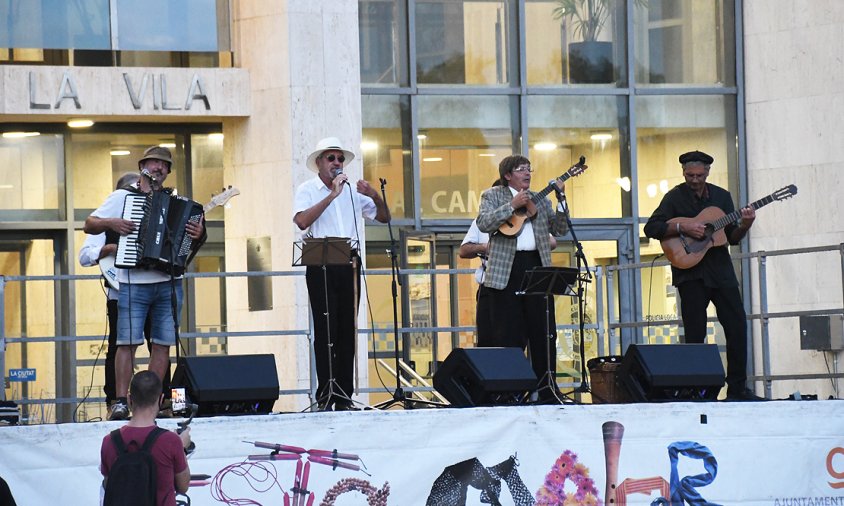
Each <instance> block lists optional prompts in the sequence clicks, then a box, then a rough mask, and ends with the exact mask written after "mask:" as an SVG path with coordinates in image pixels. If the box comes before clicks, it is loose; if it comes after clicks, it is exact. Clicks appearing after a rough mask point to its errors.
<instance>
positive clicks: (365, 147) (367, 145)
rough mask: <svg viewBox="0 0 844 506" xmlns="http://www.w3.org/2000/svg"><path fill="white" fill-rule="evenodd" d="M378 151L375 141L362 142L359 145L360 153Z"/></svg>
mask: <svg viewBox="0 0 844 506" xmlns="http://www.w3.org/2000/svg"><path fill="white" fill-rule="evenodd" d="M376 149H378V143H377V142H375V141H362V142H361V143H360V150H361V151H375V150H376Z"/></svg>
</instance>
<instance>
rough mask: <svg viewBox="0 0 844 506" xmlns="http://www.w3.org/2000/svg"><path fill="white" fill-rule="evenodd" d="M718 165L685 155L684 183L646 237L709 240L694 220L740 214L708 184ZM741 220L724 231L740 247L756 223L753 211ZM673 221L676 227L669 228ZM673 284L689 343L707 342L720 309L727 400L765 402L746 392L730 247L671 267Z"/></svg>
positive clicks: (741, 314)
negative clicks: (710, 317) (711, 311)
mask: <svg viewBox="0 0 844 506" xmlns="http://www.w3.org/2000/svg"><path fill="white" fill-rule="evenodd" d="M713 161H714V159H713V158H712V157H711V156H709V155H708V154H706V153H703V152H701V151H691V152H688V153H684V154H682V155H680V165H681V167H682V171H683V177H684V179H685V182H683V183H680V184H679V185H677V186H675V187H674V188H672V189H671V190H670V191H668V193H666V194H665V197H663V199H662V202H660V203H659V206H658V207H657V208H656V210H655V211H654V212H653V214H652V215H651V217H650V219H648V222H647V223H646V224H645V235H646V236H648V237H650V238H652V239H657V240H660V241H662V240H666V239H669V238H679V239H680V240H684V239H685V238H686V237H690V238H692V239H694V240H698V241H699V240H702V239H704V238H705V237H706V233H707V232H706V223H705V222H703V221H698V220H694V219H684V220H676V219H675V218H695V217H697V216H698V215H700V214H701V212H702V211H704V210H705V209H707V208H711V207H716V208H718V209H720V210H721V211H723V212H724V213H725V214H730V213H732V212H734V211H735V206H734V204H733V199H732V196H731V195H730V192H729V191H727V190H725V189H724V188H721V187H719V186H715V185H714V184H711V183H707V182H706V178H707V177H708V176H709V168H710V167H711V165H712V162H713ZM740 216H741V218H740V219H739V220H738V221H737V222H735V223H730V224H728V225H726V226H725V227H724V233H725V235H726V239H727V242H728V243H729V244H731V245H736V244H738V243H739V242H740V241H741V240H742V239H743V238H744V236H745V235H746V234H747V231H748V230H749V229H750V227H751V226H752V225H753V220H754V219H756V212H755V211H754V209H753V208H752V207H745V208H742V209H741V210H740ZM669 220H671V222H670V223H669ZM671 277H672V284H673V285H674V286H676V287H677V293H678V294H679V295H680V312H681V315H682V319H683V329H684V335H685V342H686V343H703V342H704V341H705V339H706V308H707V307H708V306H709V303H710V302H712V303H713V304H715V310H716V313H717V315H718V321H719V322H721V326H722V327H723V328H724V335H725V337H726V341H727V400H743V401H754V400H764V399H763V398H762V397H758V396H757V395H756V394H755V393H754V392H753V391H752V390H750V389H748V388H747V385H746V383H747V315H746V313H745V311H744V304H743V303H742V300H741V294H740V293H739V284H738V279H737V278H736V273H735V270H734V269H733V263H732V260H731V259H730V252H729V249H728V245H727V244H723V245H719V246H713V247H711V248H709V249H708V251H706V253H705V255H703V257H702V259H701V260H700V262H698V263H697V264H696V265H693V266H691V267H689V268H684V269H681V268H678V267H676V266H674V265H672V266H671Z"/></svg>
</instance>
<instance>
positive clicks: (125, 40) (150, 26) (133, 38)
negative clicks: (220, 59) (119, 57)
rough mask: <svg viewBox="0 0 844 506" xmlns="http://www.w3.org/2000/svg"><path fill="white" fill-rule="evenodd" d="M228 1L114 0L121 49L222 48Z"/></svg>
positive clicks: (226, 42) (226, 38) (119, 47)
mask: <svg viewBox="0 0 844 506" xmlns="http://www.w3.org/2000/svg"><path fill="white" fill-rule="evenodd" d="M228 21H229V19H228V2H224V1H218V0H180V1H178V2H173V1H170V0H146V1H145V2H138V1H136V0H117V26H118V29H117V37H118V47H117V48H115V49H120V50H136V51H137V50H140V51H217V50H221V51H225V50H227V49H228V45H229V44H228Z"/></svg>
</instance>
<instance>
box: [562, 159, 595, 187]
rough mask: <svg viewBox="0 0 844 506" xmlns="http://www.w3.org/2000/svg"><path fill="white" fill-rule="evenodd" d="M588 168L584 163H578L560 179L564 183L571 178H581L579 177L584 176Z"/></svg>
mask: <svg viewBox="0 0 844 506" xmlns="http://www.w3.org/2000/svg"><path fill="white" fill-rule="evenodd" d="M581 158H582V157H581ZM587 168H588V167H587V166H586V165H584V164H583V162H578V163H576V164H575V165H572V166H571V168H570V169H569V170H567V171H566V172H565V174H563V175H562V176H561V177H560V179H562V180H563V181H565V180H566V179H568V178H570V177H575V176H579V175H581V174H583V172H584V171H585V170H586V169H587Z"/></svg>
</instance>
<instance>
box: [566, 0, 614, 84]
mask: <svg viewBox="0 0 844 506" xmlns="http://www.w3.org/2000/svg"><path fill="white" fill-rule="evenodd" d="M615 5H616V2H615V0H556V6H555V7H554V10H553V16H554V19H559V20H562V21H564V22H566V25H565V29H566V30H567V31H568V32H569V33H570V34H571V37H572V39H579V42H571V43H569V48H568V49H569V51H568V67H569V69H568V70H569V80H570V81H571V82H573V83H610V82H612V81H613V54H612V51H613V48H612V42H606V41H599V40H598V36H599V35H600V34H601V30H603V28H604V24H605V23H606V22H607V20H608V19H609V18H610V15H611V13H612V9H613V8H614V7H615ZM563 74H564V75H565V69H563Z"/></svg>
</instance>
